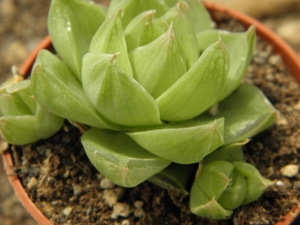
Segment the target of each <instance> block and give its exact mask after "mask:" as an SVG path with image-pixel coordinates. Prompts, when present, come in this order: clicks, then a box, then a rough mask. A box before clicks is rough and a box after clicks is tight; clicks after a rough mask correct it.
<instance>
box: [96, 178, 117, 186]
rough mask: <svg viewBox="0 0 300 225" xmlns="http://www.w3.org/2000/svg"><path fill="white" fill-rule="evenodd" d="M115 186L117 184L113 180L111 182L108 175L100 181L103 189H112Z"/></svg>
mask: <svg viewBox="0 0 300 225" xmlns="http://www.w3.org/2000/svg"><path fill="white" fill-rule="evenodd" d="M114 186H115V184H114V183H113V182H111V181H110V180H109V179H107V178H106V177H104V178H103V179H102V180H101V181H100V187H101V188H102V189H112V188H113V187H114Z"/></svg>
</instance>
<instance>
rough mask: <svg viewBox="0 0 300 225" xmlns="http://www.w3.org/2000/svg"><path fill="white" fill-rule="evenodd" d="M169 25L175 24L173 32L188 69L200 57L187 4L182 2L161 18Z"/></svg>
mask: <svg viewBox="0 0 300 225" xmlns="http://www.w3.org/2000/svg"><path fill="white" fill-rule="evenodd" d="M160 19H161V20H163V21H166V22H167V23H169V24H173V30H174V34H175V37H176V41H177V44H178V48H179V52H180V54H181V56H182V58H183V60H184V62H185V64H186V67H187V69H189V68H191V67H192V65H193V64H194V63H195V62H196V61H197V59H198V57H199V52H198V43H197V38H196V34H195V31H194V27H193V24H192V23H191V20H190V9H189V6H188V4H187V3H186V2H183V1H180V2H178V3H177V4H176V6H174V7H172V8H171V9H169V10H168V12H167V13H166V14H165V15H164V16H163V17H161V18H160Z"/></svg>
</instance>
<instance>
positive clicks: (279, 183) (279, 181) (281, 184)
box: [275, 180, 284, 187]
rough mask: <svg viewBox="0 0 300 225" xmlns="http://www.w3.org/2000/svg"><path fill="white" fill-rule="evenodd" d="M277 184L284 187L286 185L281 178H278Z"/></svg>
mask: <svg viewBox="0 0 300 225" xmlns="http://www.w3.org/2000/svg"><path fill="white" fill-rule="evenodd" d="M275 184H276V186H278V187H283V186H284V183H283V182H282V181H281V180H278V181H276V183H275Z"/></svg>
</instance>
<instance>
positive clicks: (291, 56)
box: [2, 2, 300, 225]
mask: <svg viewBox="0 0 300 225" xmlns="http://www.w3.org/2000/svg"><path fill="white" fill-rule="evenodd" d="M204 5H205V7H206V8H207V9H208V11H209V12H210V13H214V12H221V13H222V14H225V15H228V16H230V17H232V18H234V19H237V20H238V21H240V22H241V23H242V24H243V25H244V26H245V27H249V26H251V25H253V24H255V26H256V33H257V35H258V36H261V37H262V38H263V39H264V40H265V41H267V42H268V43H269V44H271V45H272V46H273V50H274V51H275V52H276V53H278V54H280V55H281V57H282V59H283V61H284V63H285V65H286V66H287V68H288V70H289V71H290V73H291V74H292V75H293V76H294V78H295V79H296V81H297V82H298V84H300V59H299V57H298V56H297V54H296V53H295V52H294V50H293V49H292V48H291V47H290V46H289V45H288V44H287V43H286V42H285V41H283V40H282V39H281V38H280V37H279V36H278V35H277V34H275V33H274V32H273V31H271V30H270V29H269V28H267V27H266V26H265V25H263V24H262V23H260V22H259V21H258V20H256V19H254V18H252V17H250V16H247V15H245V14H243V13H240V12H237V11H235V10H232V9H227V8H225V7H223V6H220V5H217V4H213V3H208V2H204ZM51 48H52V43H51V39H50V37H49V36H47V37H46V38H44V39H43V40H42V42H40V44H39V45H38V46H37V47H36V48H35V49H34V50H33V51H32V52H31V53H30V54H29V56H28V57H27V58H26V59H25V60H24V62H23V63H22V65H21V66H20V68H19V74H20V75H22V76H24V77H28V76H29V74H30V71H31V68H32V66H33V63H34V61H35V59H36V57H37V55H38V52H39V50H41V49H51ZM2 158H3V163H4V169H5V172H6V174H7V176H8V179H9V181H10V183H11V185H12V187H13V189H14V191H15V193H16V194H17V196H18V198H19V199H20V201H21V203H22V204H23V206H24V207H25V208H26V209H27V211H28V212H29V213H30V214H31V216H32V217H33V218H34V219H35V220H36V221H37V222H38V223H39V224H43V225H53V223H51V222H50V220H49V219H48V218H46V217H45V215H44V214H43V213H42V212H41V211H40V210H39V209H38V208H37V206H36V205H35V204H34V203H33V202H32V201H31V199H30V198H29V197H28V195H27V192H26V191H25V189H24V188H23V186H22V184H21V182H20V180H19V178H18V177H17V176H16V175H14V171H13V160H12V155H11V154H10V152H9V151H6V152H4V153H3V155H2ZM297 215H300V208H299V207H298V206H295V207H294V208H292V209H291V210H290V212H288V213H287V214H286V216H285V217H284V219H282V220H280V221H278V222H277V223H276V225H287V224H291V223H292V221H293V220H294V219H295V218H296V216H297Z"/></svg>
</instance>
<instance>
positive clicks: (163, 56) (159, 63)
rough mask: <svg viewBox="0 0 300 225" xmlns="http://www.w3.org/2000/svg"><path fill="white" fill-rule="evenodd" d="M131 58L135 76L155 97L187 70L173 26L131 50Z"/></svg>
mask: <svg viewBox="0 0 300 225" xmlns="http://www.w3.org/2000/svg"><path fill="white" fill-rule="evenodd" d="M129 58H130V61H131V65H132V70H133V77H134V78H135V79H136V80H137V81H138V82H139V83H140V84H141V85H142V86H143V87H144V88H145V89H146V90H147V91H148V92H149V93H150V94H151V95H152V96H153V97H154V98H155V99H156V98H157V97H159V96H160V95H161V94H162V93H163V92H165V91H166V90H167V89H168V88H169V87H170V86H171V85H172V84H174V83H175V82H176V81H177V80H178V79H179V78H180V77H181V76H182V75H183V74H185V72H186V71H187V70H186V67H185V63H184V61H183V60H182V58H181V56H180V53H179V51H178V47H177V43H176V40H175V37H174V33H173V29H172V26H170V28H169V30H168V31H167V32H166V33H165V34H164V35H162V36H160V37H159V38H157V39H155V40H154V41H153V42H151V43H149V44H148V45H145V46H142V47H139V48H137V49H135V50H133V51H132V52H130V54H129Z"/></svg>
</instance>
